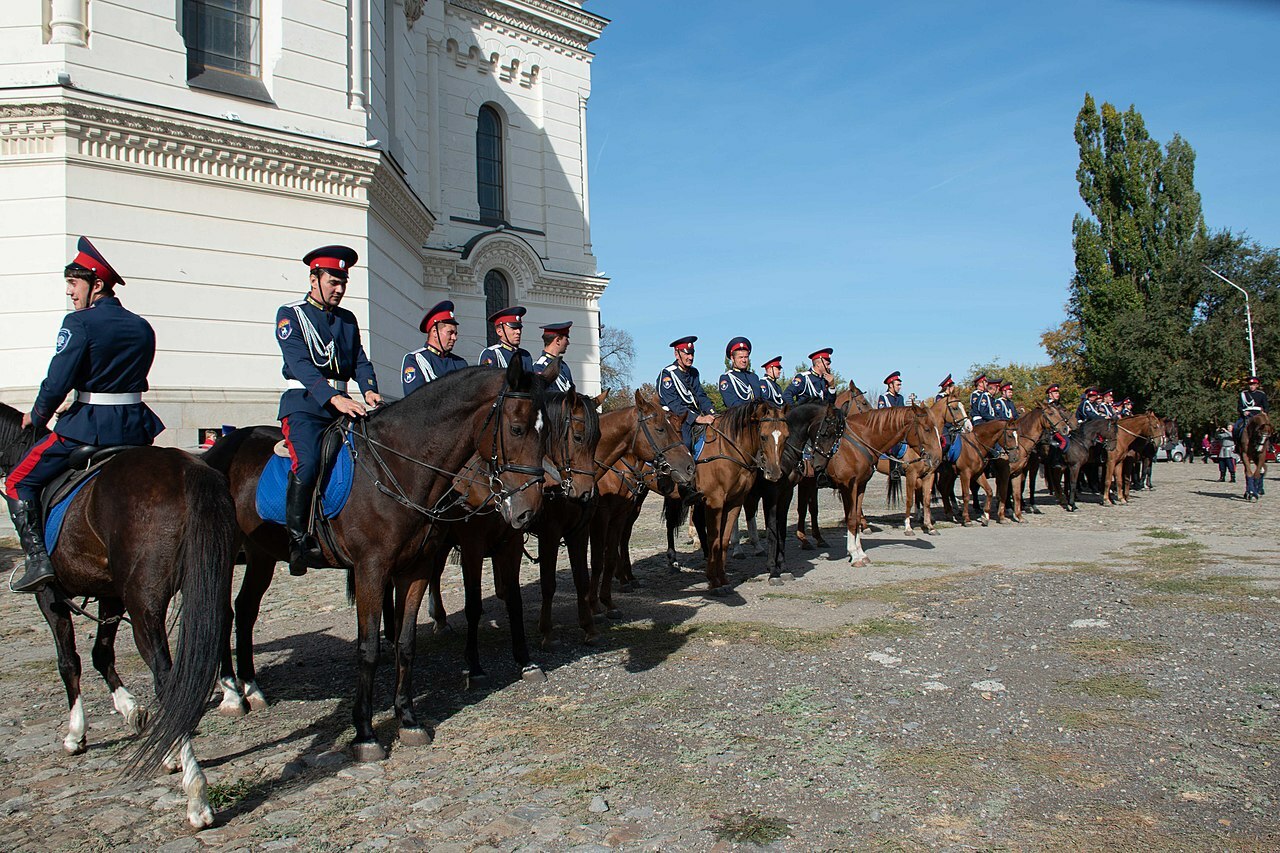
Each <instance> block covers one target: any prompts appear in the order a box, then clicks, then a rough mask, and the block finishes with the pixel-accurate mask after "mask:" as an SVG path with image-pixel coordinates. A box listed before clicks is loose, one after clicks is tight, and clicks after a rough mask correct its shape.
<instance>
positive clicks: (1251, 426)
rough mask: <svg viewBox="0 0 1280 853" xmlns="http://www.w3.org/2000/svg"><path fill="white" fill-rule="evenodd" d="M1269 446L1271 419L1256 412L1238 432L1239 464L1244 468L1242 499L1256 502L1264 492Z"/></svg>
mask: <svg viewBox="0 0 1280 853" xmlns="http://www.w3.org/2000/svg"><path fill="white" fill-rule="evenodd" d="M1270 446H1271V418H1270V416H1269V415H1268V414H1267V413H1266V412H1258V413H1257V414H1255V415H1253V417H1251V418H1249V419H1248V420H1246V421H1245V422H1244V427H1243V428H1242V429H1241V431H1240V444H1239V445H1238V447H1239V450H1238V452H1239V453H1240V463H1241V465H1242V467H1243V468H1244V499H1245V500H1246V501H1256V500H1258V499H1259V498H1261V497H1262V496H1263V495H1264V494H1266V492H1265V490H1264V489H1265V486H1264V484H1263V482H1262V480H1263V478H1264V477H1266V476H1267V449H1268V448H1269V447H1270Z"/></svg>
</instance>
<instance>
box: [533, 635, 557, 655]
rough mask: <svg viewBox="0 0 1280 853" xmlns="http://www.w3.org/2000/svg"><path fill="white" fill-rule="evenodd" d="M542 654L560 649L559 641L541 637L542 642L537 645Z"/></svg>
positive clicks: (553, 638)
mask: <svg viewBox="0 0 1280 853" xmlns="http://www.w3.org/2000/svg"><path fill="white" fill-rule="evenodd" d="M538 645H539V647H540V648H541V649H542V650H543V651H544V652H549V651H552V650H553V649H558V648H560V641H559V640H557V639H556V638H555V637H543V638H542V642H541V643H539V644H538Z"/></svg>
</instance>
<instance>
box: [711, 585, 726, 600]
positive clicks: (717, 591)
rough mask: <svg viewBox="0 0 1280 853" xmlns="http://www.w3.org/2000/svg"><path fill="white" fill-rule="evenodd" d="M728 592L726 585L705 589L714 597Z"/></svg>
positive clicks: (721, 596)
mask: <svg viewBox="0 0 1280 853" xmlns="http://www.w3.org/2000/svg"><path fill="white" fill-rule="evenodd" d="M728 594H729V588H728V587H726V586H713V587H711V588H710V589H708V590H707V595H710V596H713V597H715V598H724V597H725V596H726V595H728Z"/></svg>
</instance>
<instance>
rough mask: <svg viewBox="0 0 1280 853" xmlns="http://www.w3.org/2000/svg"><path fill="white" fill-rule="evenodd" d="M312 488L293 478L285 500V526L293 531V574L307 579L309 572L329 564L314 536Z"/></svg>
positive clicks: (291, 542)
mask: <svg viewBox="0 0 1280 853" xmlns="http://www.w3.org/2000/svg"><path fill="white" fill-rule="evenodd" d="M312 491H313V488H312V486H309V485H304V484H302V483H301V482H299V481H298V478H297V477H295V476H294V475H293V474H290V475H289V489H288V492H287V493H286V494H285V500H284V522H285V526H286V527H288V528H289V574H291V575H305V574H306V573H307V569H308V568H319V567H321V566H323V565H324V564H325V561H324V554H322V553H321V552H320V544H319V543H318V542H316V538H315V537H314V536H312V535H311V529H310V528H311V493H312Z"/></svg>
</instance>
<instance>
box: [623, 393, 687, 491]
mask: <svg viewBox="0 0 1280 853" xmlns="http://www.w3.org/2000/svg"><path fill="white" fill-rule="evenodd" d="M655 417H657V415H656V414H654V413H652V412H650V413H649V414H645V415H642V414H640V410H639V409H636V425H637V426H639V427H640V432H642V433H644V437H645V441H647V442H649V449H650V450H652V451H653V470H655V471H657V472H658V473H659V474H663V475H666V476H670V475H671V474H672V473H673V472H674V470H675V469H673V468H672V467H671V463H670V462H668V461H667V451H668V450H675V449H676V448H677V447H681V446H683V445H682V444H681V442H679V441H673V442H671V443H670V444H668V445H667V446H666V447H658V442H657V441H656V440H655V439H654V437H653V433H652V432H650V431H649V425H648V424H647V423H646V421H648V420H650V419H652V418H655ZM635 446H636V437H635V436H634V435H632V436H631V448H632V449H633V450H634V449H635ZM637 455H639V454H637Z"/></svg>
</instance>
